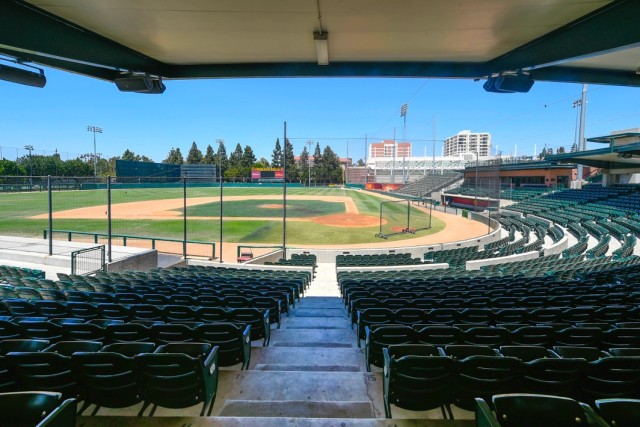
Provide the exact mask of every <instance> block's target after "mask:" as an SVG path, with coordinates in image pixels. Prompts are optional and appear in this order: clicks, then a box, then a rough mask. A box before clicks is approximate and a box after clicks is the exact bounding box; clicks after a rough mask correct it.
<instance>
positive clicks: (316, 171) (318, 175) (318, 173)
mask: <svg viewBox="0 0 640 427" xmlns="http://www.w3.org/2000/svg"><path fill="white" fill-rule="evenodd" d="M311 179H312V180H313V182H315V183H316V184H317V183H318V181H319V180H322V179H323V177H322V152H321V151H320V143H319V142H316V149H315V151H314V152H313V166H311Z"/></svg>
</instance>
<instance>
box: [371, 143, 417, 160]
mask: <svg viewBox="0 0 640 427" xmlns="http://www.w3.org/2000/svg"><path fill="white" fill-rule="evenodd" d="M394 148H395V152H396V153H395V157H396V158H403V157H411V143H410V142H398V141H396V142H394V141H393V140H392V139H385V140H383V141H382V142H372V143H371V144H370V145H369V158H372V159H374V158H380V157H394V154H393V151H394Z"/></svg>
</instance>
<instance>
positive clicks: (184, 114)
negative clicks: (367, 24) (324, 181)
mask: <svg viewBox="0 0 640 427" xmlns="http://www.w3.org/2000/svg"><path fill="white" fill-rule="evenodd" d="M46 75H47V81H48V83H47V86H46V87H45V88H44V89H36V88H31V87H26V86H20V85H16V84H11V83H8V82H3V81H0V100H1V103H0V105H1V106H0V147H1V150H2V152H1V155H2V157H4V158H8V159H15V158H16V154H18V155H19V156H22V155H25V154H26V151H25V150H24V149H23V147H24V146H25V145H27V144H31V145H33V146H34V148H35V153H36V154H43V153H44V154H52V153H53V152H54V150H56V149H57V150H58V152H60V153H61V156H62V158H63V159H67V158H75V157H76V156H77V155H78V154H80V153H91V152H92V151H93V139H92V138H93V137H92V134H91V133H89V132H87V130H86V127H87V125H96V126H99V127H101V128H103V129H104V133H103V134H98V139H97V151H98V153H101V154H102V156H103V157H112V156H119V155H122V153H123V152H124V150H125V149H130V150H132V151H134V152H135V153H136V154H144V155H146V156H149V157H151V158H152V159H153V160H154V161H157V162H160V161H162V160H163V159H165V158H166V156H167V154H168V152H169V150H170V149H171V148H172V147H176V148H178V147H179V148H180V150H181V151H182V152H183V154H184V155H185V156H186V154H187V152H188V150H189V148H190V147H191V143H192V142H193V141H195V142H196V143H197V144H198V147H199V148H200V149H201V150H202V151H203V152H204V150H205V148H206V146H207V145H208V144H211V145H213V146H214V147H215V140H216V139H218V138H221V139H224V140H225V144H226V146H227V152H228V153H229V152H231V151H232V150H233V149H234V148H235V146H236V144H237V143H240V144H241V145H242V146H243V147H244V146H245V145H250V146H251V147H252V148H253V150H254V152H255V154H256V156H257V157H258V158H259V157H265V158H267V159H268V160H271V152H272V150H273V147H274V143H275V140H276V138H278V137H279V138H280V140H281V141H282V137H283V122H284V121H286V122H287V125H288V133H287V135H288V137H289V138H290V140H291V141H292V143H293V146H294V151H295V153H296V155H297V154H299V153H300V151H301V150H302V148H303V146H304V142H305V141H306V140H308V139H312V140H314V141H319V142H320V145H321V146H322V147H324V145H327V144H328V145H330V146H331V147H332V148H333V149H334V151H336V152H337V153H338V154H339V155H340V156H346V154H347V141H348V145H349V156H350V157H352V158H353V159H354V160H357V159H359V158H363V157H364V138H365V136H368V138H369V141H370V142H371V141H379V140H380V139H382V138H385V139H386V138H388V139H391V138H393V133H394V127H395V128H396V137H397V139H398V140H402V139H405V138H406V139H408V140H410V141H413V142H414V146H413V154H414V155H423V154H424V150H425V147H427V153H428V155H431V150H432V142H431V140H432V138H433V137H432V135H433V128H432V126H433V117H434V116H435V117H436V122H437V126H436V139H437V140H439V141H441V140H442V139H444V138H446V137H449V136H451V135H453V134H455V133H457V132H459V131H460V130H463V129H469V130H472V131H474V132H490V133H491V134H492V137H493V145H494V146H498V147H499V149H500V151H502V152H503V153H504V154H512V153H513V151H514V148H515V146H516V145H517V153H518V155H521V154H528V155H532V154H533V150H534V144H537V151H538V152H539V151H540V150H541V149H542V148H543V147H544V145H545V144H546V145H547V147H552V148H553V149H554V151H555V150H556V149H557V148H558V147H559V146H564V147H565V148H566V149H567V150H568V149H569V148H570V147H571V144H572V143H573V141H574V135H575V130H576V112H577V110H576V109H574V108H572V103H573V101H574V100H576V99H579V98H580V94H581V88H582V86H581V85H579V84H555V83H545V82H536V83H535V85H534V86H533V88H532V90H531V92H529V93H528V94H493V93H486V92H485V91H484V90H483V89H482V83H483V82H482V81H480V82H473V81H468V80H436V79H418V78H416V79H364V78H362V79H361V78H350V79H309V78H297V79H220V80H176V81H166V85H167V90H166V92H165V93H164V94H163V95H141V94H130V93H121V92H119V91H118V90H117V88H116V87H115V85H114V84H112V83H108V82H104V81H101V80H96V79H92V78H88V77H84V76H79V75H74V74H70V73H65V72H61V71H57V70H53V69H46ZM404 103H408V104H409V113H408V117H407V125H406V129H405V128H403V124H402V119H401V117H400V115H399V111H400V106H401V105H402V104H404ZM635 127H640V89H638V88H625V87H616V86H596V85H590V86H589V94H588V106H587V121H586V132H585V134H586V136H587V137H593V136H601V135H607V134H609V133H610V131H612V130H616V129H626V128H635ZM441 145H442V143H441V142H438V143H437V149H436V154H439V153H440V150H441V148H440V147H441ZM596 146H597V145H592V146H590V147H589V148H595V147H596Z"/></svg>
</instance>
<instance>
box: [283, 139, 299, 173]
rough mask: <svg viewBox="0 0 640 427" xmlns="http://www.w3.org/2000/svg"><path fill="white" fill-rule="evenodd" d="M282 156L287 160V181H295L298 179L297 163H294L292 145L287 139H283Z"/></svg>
mask: <svg viewBox="0 0 640 427" xmlns="http://www.w3.org/2000/svg"><path fill="white" fill-rule="evenodd" d="M284 157H285V161H286V162H287V176H286V178H287V181H289V182H292V181H296V180H297V179H298V165H296V158H295V156H294V155H293V145H291V142H290V141H289V139H286V140H285V141H284Z"/></svg>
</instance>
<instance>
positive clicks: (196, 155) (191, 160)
mask: <svg viewBox="0 0 640 427" xmlns="http://www.w3.org/2000/svg"><path fill="white" fill-rule="evenodd" d="M202 159H203V158H202V151H200V150H199V149H198V145H197V144H196V142H195V141H193V144H191V149H190V150H189V154H187V164H189V165H198V164H200V163H202Z"/></svg>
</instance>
